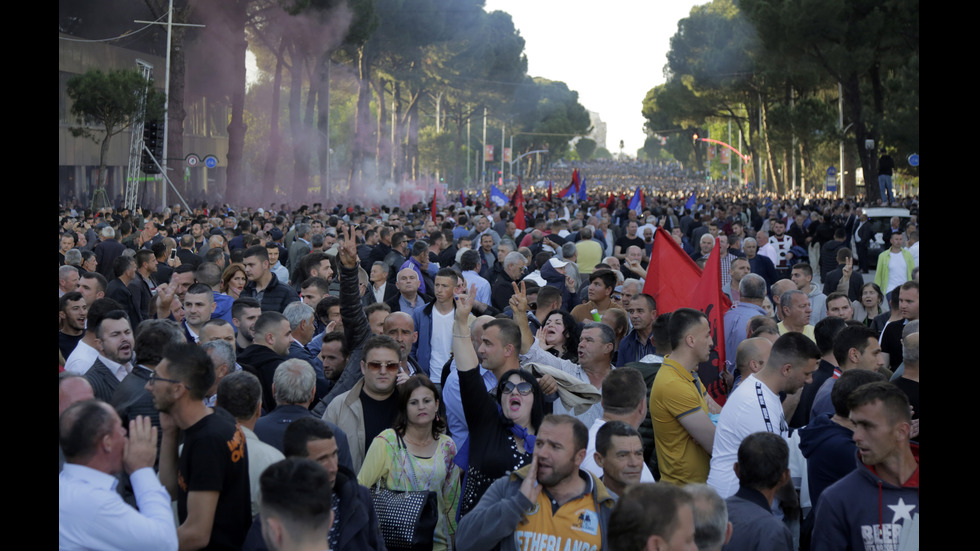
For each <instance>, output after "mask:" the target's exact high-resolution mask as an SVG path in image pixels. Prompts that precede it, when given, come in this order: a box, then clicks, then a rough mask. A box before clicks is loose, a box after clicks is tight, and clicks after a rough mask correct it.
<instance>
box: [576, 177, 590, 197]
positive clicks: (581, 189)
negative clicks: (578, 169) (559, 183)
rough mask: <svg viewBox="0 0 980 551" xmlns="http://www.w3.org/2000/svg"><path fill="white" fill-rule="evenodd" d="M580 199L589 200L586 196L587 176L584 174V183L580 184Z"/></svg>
mask: <svg viewBox="0 0 980 551" xmlns="http://www.w3.org/2000/svg"><path fill="white" fill-rule="evenodd" d="M578 200H579V201H587V200H588V198H587V197H586V196H585V176H582V184H581V185H579V186H578Z"/></svg>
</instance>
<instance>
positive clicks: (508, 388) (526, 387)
mask: <svg viewBox="0 0 980 551" xmlns="http://www.w3.org/2000/svg"><path fill="white" fill-rule="evenodd" d="M500 388H501V389H502V390H503V392H502V393H503V394H510V393H512V392H514V389H515V388H516V389H517V392H518V394H520V395H521V396H527V395H528V394H530V393H531V391H532V390H534V387H532V386H531V383H529V382H527V381H521V382H519V383H517V384H516V385H515V384H514V383H513V382H511V381H505V382H504V383H503V384H501V385H500Z"/></svg>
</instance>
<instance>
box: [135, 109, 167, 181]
mask: <svg viewBox="0 0 980 551" xmlns="http://www.w3.org/2000/svg"><path fill="white" fill-rule="evenodd" d="M143 144H144V145H145V146H146V149H149V150H150V153H152V154H153V157H155V158H156V160H157V162H161V161H162V160H163V124H161V123H160V122H158V121H156V120H153V121H147V122H146V123H145V124H144V125H143ZM140 170H142V171H143V172H144V173H145V174H159V173H160V169H159V168H157V165H156V164H154V162H153V160H152V159H151V158H150V156H149V155H147V154H146V151H145V150H144V151H143V152H142V155H141V158H140Z"/></svg>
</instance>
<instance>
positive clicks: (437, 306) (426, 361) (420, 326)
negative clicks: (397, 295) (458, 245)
mask: <svg viewBox="0 0 980 551" xmlns="http://www.w3.org/2000/svg"><path fill="white" fill-rule="evenodd" d="M458 281H459V277H458V276H457V275H456V272H455V271H454V270H453V269H452V268H441V269H440V270H439V271H438V272H437V273H436V277H435V280H434V281H433V283H434V285H433V287H435V289H434V293H435V297H436V299H435V301H433V302H431V303H429V304H427V305H426V307H425V308H423V309H421V310H418V311H416V312H415V314H414V315H413V321H414V322H415V330H416V331H418V332H419V338H418V340H416V341H415V345H414V346H413V347H412V352H413V355H414V356H415V358H416V359H417V360H418V362H419V366H421V367H422V368H423V369H428V370H429V378H430V379H431V380H432V382H433V383H435V384H436V385H440V384H441V382H442V366H443V365H445V363H446V362H447V361H449V353H450V352H451V351H452V345H453V339H452V334H453V331H452V329H453V319H454V316H455V305H454V304H453V291H454V290H455V289H456V283H457V282H458Z"/></svg>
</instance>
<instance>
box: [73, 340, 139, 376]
mask: <svg viewBox="0 0 980 551" xmlns="http://www.w3.org/2000/svg"><path fill="white" fill-rule="evenodd" d="M79 344H81V341H79ZM76 348H78V347H77V346H76ZM99 359H100V360H102V363H103V364H105V366H106V367H107V368H109V371H111V372H112V374H113V375H115V376H116V378H117V379H119V382H120V383H121V382H122V380H123V379H125V378H126V375H129V373H130V372H131V371H132V370H133V364H132V363H124V364H121V363H116V362H114V361H112V360H110V359H109V358H106V357H105V356H103V355H102V354H99ZM92 363H95V360H92ZM89 367H91V366H89Z"/></svg>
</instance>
